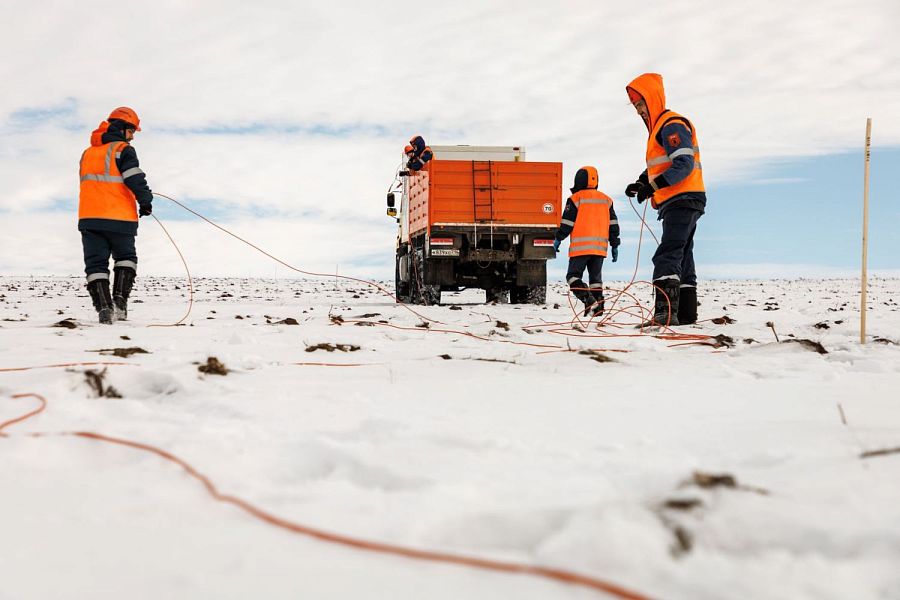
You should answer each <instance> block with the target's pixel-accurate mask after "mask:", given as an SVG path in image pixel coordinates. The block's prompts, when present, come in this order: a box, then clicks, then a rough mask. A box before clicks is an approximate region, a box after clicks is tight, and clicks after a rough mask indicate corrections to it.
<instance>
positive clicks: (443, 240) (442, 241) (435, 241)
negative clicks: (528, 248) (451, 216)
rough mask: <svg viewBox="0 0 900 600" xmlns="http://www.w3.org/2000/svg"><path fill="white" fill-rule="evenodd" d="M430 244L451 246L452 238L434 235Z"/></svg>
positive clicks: (551, 243)
mask: <svg viewBox="0 0 900 600" xmlns="http://www.w3.org/2000/svg"><path fill="white" fill-rule="evenodd" d="M431 245H432V246H452V245H453V238H436V237H433V238H431ZM550 245H551V246H552V245H553V242H550Z"/></svg>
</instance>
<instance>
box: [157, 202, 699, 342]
mask: <svg viewBox="0 0 900 600" xmlns="http://www.w3.org/2000/svg"><path fill="white" fill-rule="evenodd" d="M154 194H155V195H157V196H160V197H162V198H166V199H167V200H170V201H172V202H173V203H175V204H177V205H178V206H180V207H181V208H183V209H184V210H186V211H187V212H189V213H191V214H192V215H194V216H196V217H198V218H199V219H202V220H203V221H206V222H207V223H209V224H210V225H212V226H213V227H215V228H216V229H219V230H220V231H222V232H224V233H226V234H228V235H230V236H231V237H233V238H235V239H237V240H238V241H240V242H243V243H244V244H246V245H248V246H250V247H251V248H253V249H254V250H256V251H258V252H260V253H262V254H263V255H265V256H267V257H269V258H271V259H272V260H274V261H276V262H278V263H279V264H281V265H284V266H285V267H287V268H288V269H291V270H293V271H296V272H297V273H301V274H303V275H308V276H312V277H328V278H330V277H337V278H341V279H345V280H348V281H354V282H357V283H361V284H363V285H368V286H371V287H374V288H376V289H377V290H379V291H380V292H381V293H383V294H385V295H387V296H388V297H390V298H392V299H394V300H397V301H398V304H400V305H401V306H402V307H403V308H405V309H406V310H408V311H410V312H411V313H413V314H414V315H416V316H417V317H419V318H420V319H422V320H423V321H425V322H427V323H436V324H439V325H443V324H444V323H442V322H441V321H437V320H436V319H432V318H429V317H426V316H424V315H422V314H421V313H419V312H417V311H416V310H413V309H412V308H410V307H409V306H408V305H407V304H405V303H403V302H399V299H398V298H397V297H396V295H395V294H393V293H391V292H390V291H389V290H387V289H386V288H385V287H384V286H382V285H380V284H378V283H376V282H374V281H370V280H366V279H360V278H358V277H351V276H349V275H337V274H332V273H316V272H314V271H306V270H304V269H300V268H298V267H295V266H294V265H292V264H290V263H288V262H286V261H284V260H282V259H280V258H278V257H277V256H275V255H273V254H271V253H269V252H267V251H266V250H263V249H262V248H260V247H259V246H257V245H256V244H254V243H252V242H250V241H248V240H246V239H244V238H242V237H241V236H239V235H237V234H236V233H233V232H232V231H230V230H229V229H227V228H226V227H223V226H221V225H219V224H218V223H216V222H215V221H213V220H211V219H209V218H207V217H206V216H204V215H202V214H201V213H199V212H197V211H195V210H193V209H192V208H190V207H188V206H186V205H185V204H183V203H182V202H180V201H178V200H176V199H175V198H172V197H171V196H167V195H165V194H160V193H157V192H154ZM631 207H632V209H633V210H634V211H635V213H637V210H636V209H635V208H634V205H633V204H632V205H631ZM646 213H647V206H646V205H645V206H644V215H640V214H639V213H637V214H638V217H639V218H640V219H641V223H642V226H641V230H640V234H639V237H638V251H637V256H636V259H635V270H634V273H633V274H632V277H631V281H630V282H629V283H628V286H626V288H625V289H624V290H622V291H621V292H619V293H618V294H617V295H616V296H615V297H613V298H612V306H611V307H610V310H609V311H608V312H607V314H606V315H605V316H604V317H603V318H602V319H601V320H600V321H599V322H597V323H596V324H595V326H596V328H597V329H598V330H599V328H600V327H601V326H606V325H612V326H619V324H614V323H612V322H611V318H612V317H613V316H614V315H617V314H622V313H625V314H630V312H629V311H630V309H631V308H636V309H638V311H639V313H640V314H639V315H638V316H639V318H640V320H641V322H642V323H643V322H644V321H645V320H646V318H647V311H646V309H645V308H644V307H643V305H642V304H641V303H640V302H639V301H638V300H637V298H635V297H634V296H633V295H632V294H629V293H627V290H628V289H629V288H630V287H631V286H632V285H634V284H635V283H646V284H649V285H651V286H652V287H654V288H656V289H659V288H658V286H656V285H655V284H653V283H652V282H635V278H636V276H637V270H638V264H639V262H640V251H641V241H642V238H643V230H644V228H645V227H646V228H647V229H648V230H649V231H650V233H651V235H653V237H654V239H655V238H656V236H655V234H653V230H652V229H650V226H649V225H647V222H646V220H645V216H646ZM157 221H159V220H158V219H157ZM160 225H161V226H162V223H160ZM163 231H165V227H163ZM166 235H167V236H168V235H169V234H168V231H166ZM169 239H170V240H172V237H171V236H169ZM657 241H658V240H657ZM172 243H173V245H175V248H176V250H177V249H178V246H177V244H175V242H174V240H172ZM178 254H179V256H181V259H182V262H183V263H184V265H185V269H186V270H187V263H186V262H185V261H184V256H183V255H182V254H181V251H180V250H179V251H178ZM188 281H190V272H188ZM571 291H572V290H571V289H570V290H569V295H568V298H569V304H570V306H571V308H572V311H573V314H574V315H575V316H574V318H573V319H572V321H570V322H569V326H570V327H571V325H572V324H573V323H574V322H575V321H577V322H578V324H579V325H580V326H581V327H582V328H584V329H586V328H587V326H588V325H590V324H592V322H593V319H594V317H591V318H589V319H588V320H587V325H585V324H584V323H583V322H582V321H581V320H580V319H579V318H578V315H577V311H576V309H575V307H574V305H572V301H571ZM663 293H665V292H663ZM622 295H627V296H628V297H630V298H631V299H632V300H633V302H634V304H632V305H630V306H627V307H625V308H623V309H618V310H616V304H617V303H618V302H619V299H620V298H621V296H622ZM191 302H193V287H191ZM188 314H190V307H189V308H188ZM650 314H652V311H650ZM185 318H187V315H185V316H184V317H183V318H182V319H181V321H179V322H178V323H176V325H177V324H180V323H181V322H182V321H184V319H185ZM345 322H353V321H345ZM364 322H366V323H371V322H369V321H364ZM372 324H375V325H385V324H383V323H372ZM559 325H562V323H560V324H559ZM388 326H390V327H394V328H396V329H407V330H414V329H416V328H404V327H400V326H396V325H388ZM529 327H533V326H526V327H524V328H523V329H528V328H529ZM663 329H664V330H665V331H666V335H665V337H663V336H660V335H652V334H651V335H652V337H660V338H662V339H674V340H684V341H688V340H696V339H706V338H708V337H709V336H700V335H696V334H694V335H690V334H679V333H677V332H674V331H672V330H671V329H669V328H668V324H666V325H665V326H663V327H661V328H660V330H661V331H662V330H663ZM426 331H433V332H436V333H455V334H459V335H464V336H467V337H472V338H474V339H478V340H482V341H488V342H501V343H507V344H515V345H521V346H531V347H536V348H561V347H560V346H555V345H548V344H532V343H528V342H516V341H512V340H497V339H491V338H486V337H483V336H478V335H475V334H473V333H470V332H465V331H459V330H453V329H432V328H427V329H426ZM550 331H551V333H563V331H562V330H550ZM566 335H572V334H571V332H566ZM645 335H648V334H646V333H645V332H644V331H643V328H641V332H640V333H639V334H616V333H604V334H602V335H598V336H590V335H585V336H579V337H641V336H645Z"/></svg>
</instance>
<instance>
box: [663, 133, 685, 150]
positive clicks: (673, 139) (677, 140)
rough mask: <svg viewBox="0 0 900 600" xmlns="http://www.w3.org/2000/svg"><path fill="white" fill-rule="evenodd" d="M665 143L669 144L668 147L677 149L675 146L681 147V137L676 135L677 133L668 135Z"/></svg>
mask: <svg viewBox="0 0 900 600" xmlns="http://www.w3.org/2000/svg"><path fill="white" fill-rule="evenodd" d="M666 141H668V142H669V145H670V146H675V147H677V146H680V145H681V136H680V135H678V134H677V133H673V134H672V135H670V136H669V137H668V138H666Z"/></svg>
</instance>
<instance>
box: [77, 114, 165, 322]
mask: <svg viewBox="0 0 900 600" xmlns="http://www.w3.org/2000/svg"><path fill="white" fill-rule="evenodd" d="M140 130H141V120H140V119H139V118H138V116H137V113H136V112H134V110H132V109H131V108H128V107H126V106H122V107H119V108H117V109H115V110H113V111H112V112H111V113H110V114H109V117H108V118H107V120H106V121H103V122H102V123H100V125H99V126H98V127H97V129H95V130H94V132H93V133H92V134H91V145H90V147H89V148H88V149H87V150H85V151H84V153H83V154H82V155H81V166H80V171H81V189H80V193H79V196H78V230H79V231H81V244H82V247H83V249H84V272H85V274H86V275H87V288H88V291H89V292H90V294H91V300H92V301H93V303H94V308H95V309H96V310H97V313H98V315H99V318H100V322H101V323H105V324H110V323H112V322H113V320H114V319H119V320H125V319H127V318H128V296H129V295H130V294H131V288H132V286H133V285H134V279H135V276H136V275H137V251H136V250H135V244H134V238H135V236H136V235H137V229H138V216H139V215H140V216H141V217H144V216H147V215H149V214H150V213H151V212H152V210H153V193H152V192H151V191H150V188H149V187H148V185H147V177H146V175H144V172H143V171H142V170H141V168H140V164H139V163H138V158H137V153H136V152H135V150H134V147H132V146H131V144H130V142H131V140H132V139H133V138H134V133H135V132H136V131H140ZM138 207H139V208H138ZM110 255H112V258H113V260H114V261H115V264H114V267H113V269H114V272H115V282H114V283H113V288H112V293H110V287H109V258H110Z"/></svg>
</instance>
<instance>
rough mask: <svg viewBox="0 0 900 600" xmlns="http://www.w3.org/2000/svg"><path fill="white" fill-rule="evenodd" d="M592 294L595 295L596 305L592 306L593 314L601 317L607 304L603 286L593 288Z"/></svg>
mask: <svg viewBox="0 0 900 600" xmlns="http://www.w3.org/2000/svg"><path fill="white" fill-rule="evenodd" d="M591 294H592V295H593V296H594V306H593V307H592V308H591V316H592V317H599V316H600V315H602V314H603V310H604V304H605V302H604V299H603V290H602V289H601V288H595V289H592V290H591Z"/></svg>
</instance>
